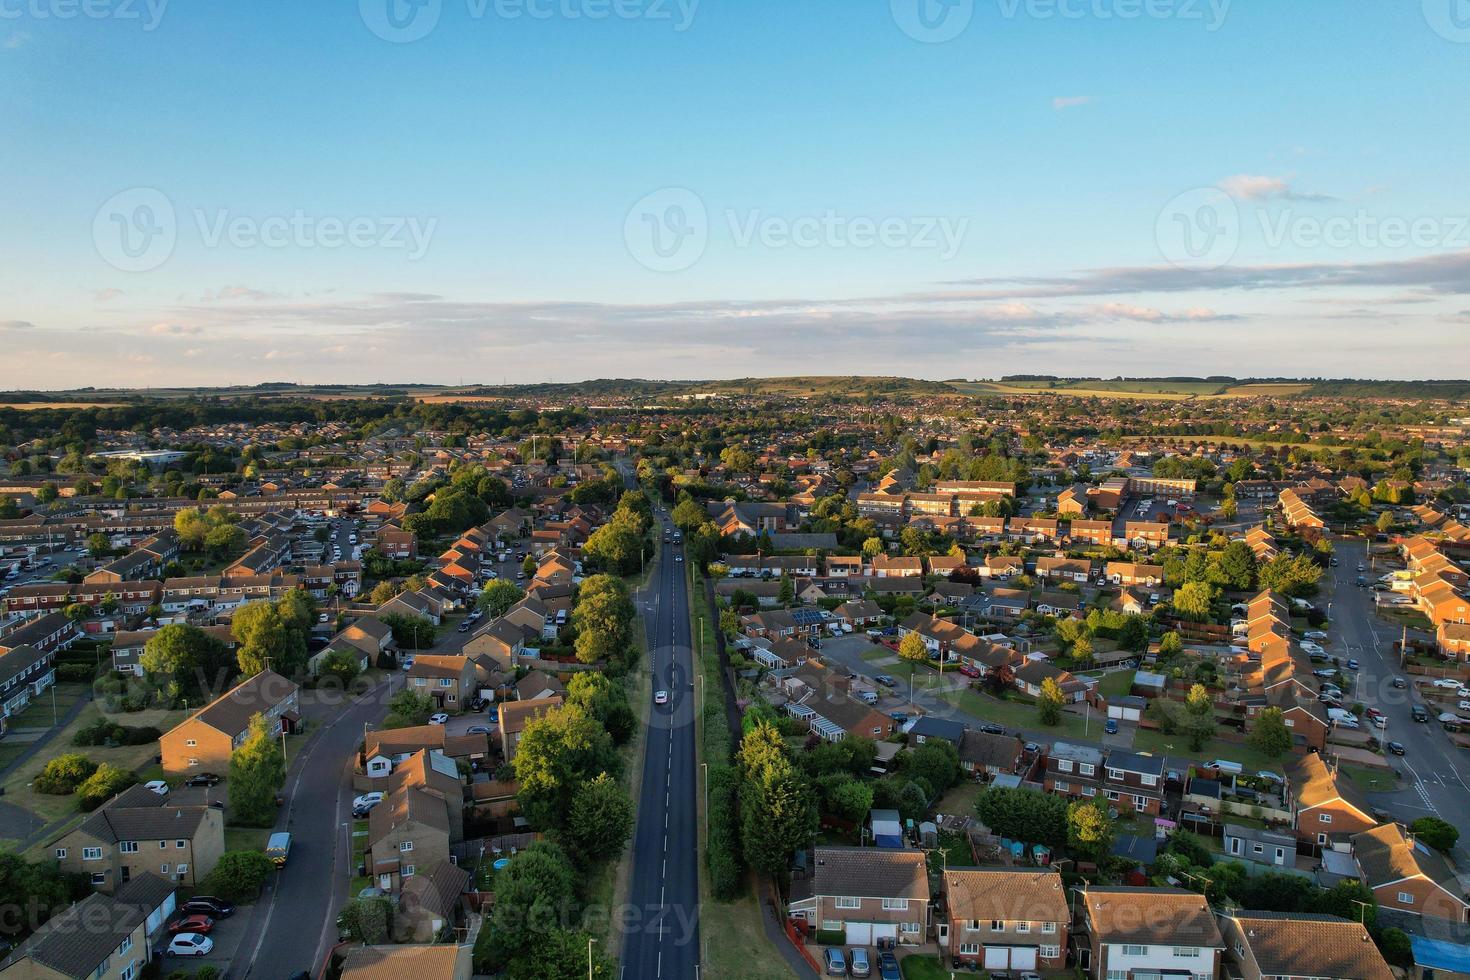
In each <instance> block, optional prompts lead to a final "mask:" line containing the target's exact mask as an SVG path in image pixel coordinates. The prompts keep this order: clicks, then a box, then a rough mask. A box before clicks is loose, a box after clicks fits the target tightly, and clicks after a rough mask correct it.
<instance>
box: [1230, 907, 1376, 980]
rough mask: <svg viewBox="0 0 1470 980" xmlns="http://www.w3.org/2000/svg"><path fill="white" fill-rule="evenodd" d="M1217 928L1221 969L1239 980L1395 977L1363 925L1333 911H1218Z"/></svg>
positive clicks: (1363, 979) (1358, 979)
mask: <svg viewBox="0 0 1470 980" xmlns="http://www.w3.org/2000/svg"><path fill="white" fill-rule="evenodd" d="M1220 933H1221V935H1222V936H1223V938H1224V941H1225V960H1226V963H1227V967H1226V973H1227V974H1228V975H1230V976H1233V977H1239V978H1240V980H1268V978H1281V980H1297V978H1306V977H1352V978H1354V980H1394V976H1395V974H1394V972H1393V971H1392V970H1391V969H1389V966H1388V963H1387V962H1386V961H1385V960H1384V959H1383V954H1382V953H1380V952H1379V951H1378V947H1377V946H1376V945H1375V944H1374V943H1373V938H1372V937H1371V936H1369V935H1368V930H1367V929H1365V928H1363V926H1362V925H1361V924H1360V923H1357V922H1351V921H1349V920H1347V919H1340V918H1338V917H1337V916H1335V915H1310V914H1291V913H1287V912H1245V911H1239V912H1231V913H1226V914H1222V915H1221V916H1220Z"/></svg>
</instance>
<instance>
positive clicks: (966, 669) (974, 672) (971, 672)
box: [960, 664, 980, 677]
mask: <svg viewBox="0 0 1470 980" xmlns="http://www.w3.org/2000/svg"><path fill="white" fill-rule="evenodd" d="M960 673H961V674H964V675H965V676H966V677H979V676H980V671H979V670H978V669H976V668H974V667H971V666H970V665H969V664H960Z"/></svg>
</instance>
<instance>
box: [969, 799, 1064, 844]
mask: <svg viewBox="0 0 1470 980" xmlns="http://www.w3.org/2000/svg"><path fill="white" fill-rule="evenodd" d="M975 815H976V816H977V817H979V818H980V822H981V823H983V824H984V825H985V826H986V827H988V828H989V829H990V831H991V832H992V833H994V834H996V835H998V836H1000V837H1011V838H1016V839H1018V840H1029V841H1035V842H1036V843H1038V844H1048V845H1051V846H1053V847H1059V846H1061V845H1062V844H1065V843H1066V842H1067V800H1066V798H1065V797H1061V796H1055V795H1052V794H1048V793H1042V792H1039V791H1037V790H1030V789H1019V788H1017V789H1008V788H1004V787H992V788H989V789H985V790H982V791H981V793H980V795H979V796H978V797H977V798H976V800H975Z"/></svg>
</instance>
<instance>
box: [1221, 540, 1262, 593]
mask: <svg viewBox="0 0 1470 980" xmlns="http://www.w3.org/2000/svg"><path fill="white" fill-rule="evenodd" d="M1219 578H1220V580H1221V581H1220V584H1221V585H1224V586H1225V587H1226V588H1227V589H1237V590H1240V591H1245V590H1247V589H1250V588H1252V587H1253V586H1254V585H1255V581H1256V555H1255V552H1253V551H1251V547H1250V545H1248V544H1246V543H1245V542H1244V541H1232V542H1230V543H1229V544H1228V545H1226V546H1225V550H1224V551H1222V552H1221V553H1220V561H1219Z"/></svg>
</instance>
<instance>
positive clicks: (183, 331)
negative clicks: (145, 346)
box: [148, 321, 204, 337]
mask: <svg viewBox="0 0 1470 980" xmlns="http://www.w3.org/2000/svg"><path fill="white" fill-rule="evenodd" d="M203 329H204V328H203V327H201V326H199V325H197V324H193V323H169V322H167V321H164V322H161V323H155V324H154V325H153V326H151V327H149V328H148V332H149V333H151V334H154V335H155V336H159V337H184V336H188V335H192V334H196V333H201V332H202V331H203Z"/></svg>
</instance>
